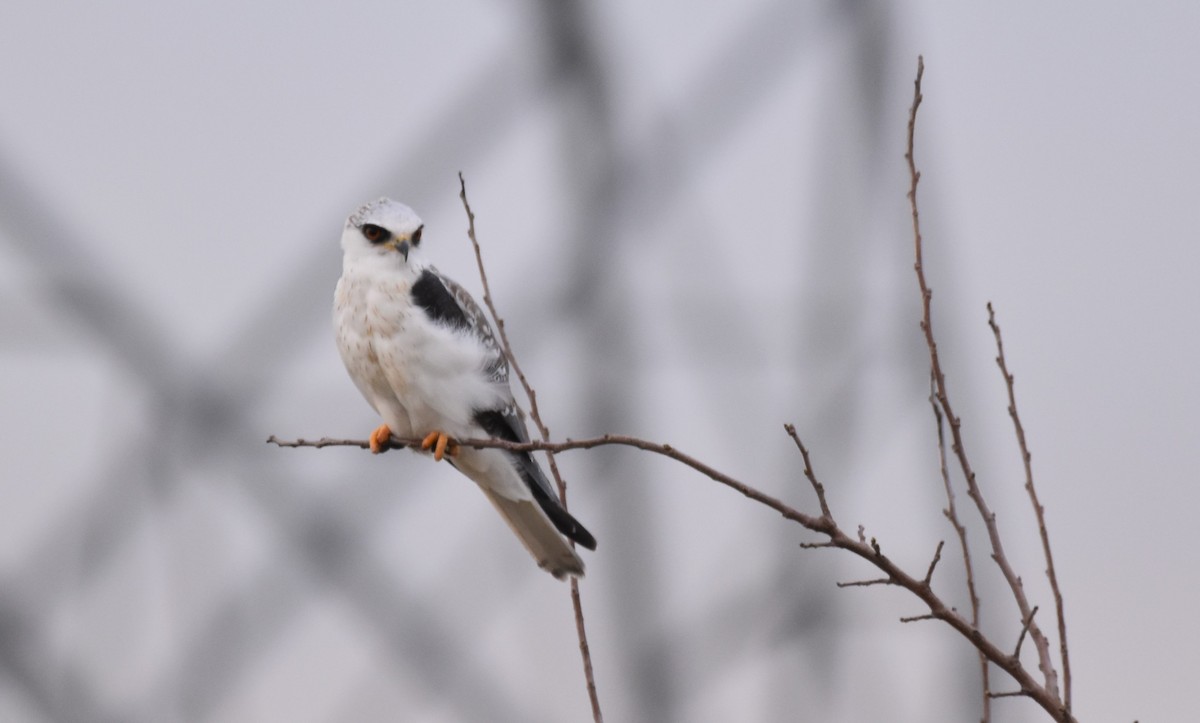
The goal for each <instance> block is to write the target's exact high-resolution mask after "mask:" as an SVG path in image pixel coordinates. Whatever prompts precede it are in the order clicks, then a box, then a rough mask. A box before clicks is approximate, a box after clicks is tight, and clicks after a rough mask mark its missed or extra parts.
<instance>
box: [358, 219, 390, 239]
mask: <svg viewBox="0 0 1200 723" xmlns="http://www.w3.org/2000/svg"><path fill="white" fill-rule="evenodd" d="M362 235H363V238H365V239H366V240H368V241H370V242H371V243H373V244H377V243H383V242H384V241H387V240H388V236H389V235H390V234H389V233H388V231H387V229H386V228H384V227H383V226H376V225H375V224H373V223H364V224H363V227H362Z"/></svg>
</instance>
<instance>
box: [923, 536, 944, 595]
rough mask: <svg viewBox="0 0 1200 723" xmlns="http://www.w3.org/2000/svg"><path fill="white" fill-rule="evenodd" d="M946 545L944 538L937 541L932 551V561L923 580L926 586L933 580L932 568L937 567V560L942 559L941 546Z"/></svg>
mask: <svg viewBox="0 0 1200 723" xmlns="http://www.w3.org/2000/svg"><path fill="white" fill-rule="evenodd" d="M945 545H946V541H945V540H940V541H938V545H937V549H936V550H934V551H933V561H932V562H930V563H929V569H928V570H927V571H926V572H925V579H924V580H923V582H924V583H925V585H926V586H928V585H929V583H930V581H931V580H933V569H934V568H935V567H937V564H938V562H939V561H940V560H941V559H942V548H943V547H944V546H945Z"/></svg>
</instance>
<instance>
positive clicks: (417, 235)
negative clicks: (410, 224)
mask: <svg viewBox="0 0 1200 723" xmlns="http://www.w3.org/2000/svg"><path fill="white" fill-rule="evenodd" d="M424 230H425V224H421V225H420V226H417V230H416V231H413V233H412V238H411V239H410V240H411V241H412V245H413V246H420V245H421V232H422V231H424Z"/></svg>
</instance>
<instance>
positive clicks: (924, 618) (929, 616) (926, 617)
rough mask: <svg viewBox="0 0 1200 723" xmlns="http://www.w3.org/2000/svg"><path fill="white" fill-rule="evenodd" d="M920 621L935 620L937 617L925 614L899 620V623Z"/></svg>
mask: <svg viewBox="0 0 1200 723" xmlns="http://www.w3.org/2000/svg"><path fill="white" fill-rule="evenodd" d="M922 620H937V617H935V616H934V615H931V614H929V613H925V614H924V615H910V616H908V617H903V618H900V622H902V623H916V622H920V621H922Z"/></svg>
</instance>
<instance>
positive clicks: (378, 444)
mask: <svg viewBox="0 0 1200 723" xmlns="http://www.w3.org/2000/svg"><path fill="white" fill-rule="evenodd" d="M391 444H392V430H391V428H389V427H388V426H387V425H386V424H381V425H379V426H378V427H376V428H375V431H374V432H371V453H372V454H379V453H380V452H386V451H387V450H388V447H390V446H391Z"/></svg>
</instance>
